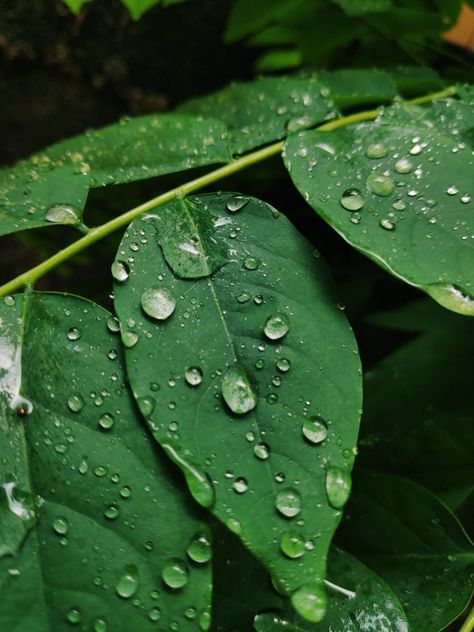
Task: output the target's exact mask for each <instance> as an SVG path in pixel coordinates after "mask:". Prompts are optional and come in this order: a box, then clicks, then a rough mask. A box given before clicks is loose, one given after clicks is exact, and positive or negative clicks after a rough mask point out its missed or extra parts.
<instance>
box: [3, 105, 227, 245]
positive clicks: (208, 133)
mask: <svg viewBox="0 0 474 632" xmlns="http://www.w3.org/2000/svg"><path fill="white" fill-rule="evenodd" d="M226 135H227V131H226V128H225V127H224V125H223V124H222V123H220V122H218V121H209V120H201V119H196V118H193V117H189V116H180V115H176V114H166V115H149V116H143V117H136V118H133V119H124V120H122V121H120V122H119V123H115V124H114V125H109V126H108V127H104V128H102V129H99V130H94V131H91V132H86V133H85V134H83V135H81V136H76V137H74V138H71V139H68V140H65V141H63V142H61V143H58V144H56V145H52V146H51V147H49V148H47V149H46V150H44V151H43V152H41V153H40V154H37V155H36V156H33V157H32V158H30V159H29V160H24V161H21V162H19V163H17V164H16V165H14V166H13V167H10V168H7V169H2V170H0V194H1V199H0V235H5V234H7V233H11V232H15V231H19V230H24V229H27V228H35V227H38V226H48V225H51V224H52V223H53V224H72V225H79V226H80V223H81V217H82V212H83V209H84V206H85V203H86V199H87V194H88V191H89V189H91V188H94V187H100V186H105V185H112V184H120V183H123V182H132V181H134V180H142V179H146V178H152V177H154V176H158V175H164V174H167V173H173V172H176V171H182V170H185V169H191V168H192V167H199V166H202V165H207V164H212V163H219V162H227V161H228V160H230V159H231V155H230V153H229V150H228V146H227V140H226Z"/></svg>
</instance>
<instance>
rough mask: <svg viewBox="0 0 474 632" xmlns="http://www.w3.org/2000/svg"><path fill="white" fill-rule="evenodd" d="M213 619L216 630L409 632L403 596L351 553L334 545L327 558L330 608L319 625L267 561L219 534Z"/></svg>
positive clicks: (232, 537)
mask: <svg viewBox="0 0 474 632" xmlns="http://www.w3.org/2000/svg"><path fill="white" fill-rule="evenodd" d="M214 563H215V570H214V577H215V590H214V593H213V624H214V629H215V630H216V632H235V631H237V630H238V632H250V631H251V630H253V629H254V628H253V626H252V622H253V621H254V620H255V629H257V630H265V629H268V630H275V631H277V630H283V629H284V630H287V632H293V631H294V632H296V631H297V630H304V631H305V632H359V631H360V630H361V629H363V630H364V631H365V632H406V631H407V624H406V617H405V615H404V613H403V609H402V607H401V605H400V602H399V601H398V598H397V597H396V596H395V594H394V593H393V592H392V591H391V589H390V588H389V587H388V586H387V584H386V583H385V582H384V581H383V580H382V579H381V578H380V577H377V575H376V574H375V573H374V572H373V571H371V570H369V569H368V568H367V567H366V566H364V564H362V563H361V562H359V561H358V560H356V559H355V558H354V557H353V556H352V555H350V554H349V553H346V552H344V551H342V550H341V549H338V548H336V547H331V550H330V552H329V558H328V577H329V580H330V582H328V584H329V588H328V611H327V613H326V616H325V618H324V621H322V622H321V623H319V624H314V623H309V622H308V621H305V620H304V619H302V618H301V617H299V616H298V615H297V614H295V613H294V612H292V608H291V606H290V604H289V602H288V600H286V599H284V598H283V597H282V596H281V595H279V594H278V593H277V592H276V591H275V589H274V587H273V586H272V584H271V581H270V578H269V576H268V574H267V573H266V572H265V571H264V569H263V568H262V566H261V565H260V564H259V563H258V562H257V560H255V558H254V557H252V556H251V555H250V554H249V553H248V551H246V550H245V549H244V548H243V547H242V545H241V544H240V542H239V541H238V540H236V538H235V536H232V534H230V533H227V534H226V533H225V532H223V531H222V529H221V530H218V531H217V533H215V534H214Z"/></svg>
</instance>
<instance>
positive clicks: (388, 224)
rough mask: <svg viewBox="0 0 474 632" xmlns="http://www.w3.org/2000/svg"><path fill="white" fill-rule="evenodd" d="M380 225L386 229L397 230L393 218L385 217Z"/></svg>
mask: <svg viewBox="0 0 474 632" xmlns="http://www.w3.org/2000/svg"><path fill="white" fill-rule="evenodd" d="M379 225H380V226H381V227H382V228H385V230H395V224H394V222H392V221H391V220H389V219H387V218H386V217H384V218H383V219H381V220H380V222H379Z"/></svg>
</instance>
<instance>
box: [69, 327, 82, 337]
mask: <svg viewBox="0 0 474 632" xmlns="http://www.w3.org/2000/svg"><path fill="white" fill-rule="evenodd" d="M80 337H81V330H80V329H78V328H77V327H71V329H69V331H68V332H67V338H68V340H79V338H80Z"/></svg>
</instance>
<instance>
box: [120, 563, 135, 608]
mask: <svg viewBox="0 0 474 632" xmlns="http://www.w3.org/2000/svg"><path fill="white" fill-rule="evenodd" d="M137 589H138V568H137V567H136V566H134V565H133V564H130V565H129V566H126V567H125V569H124V574H123V575H122V577H121V578H120V579H119V581H118V582H117V585H116V586H115V590H116V592H117V595H119V597H122V598H123V599H130V597H132V596H133V595H134V594H135V593H136V591H137Z"/></svg>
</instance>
